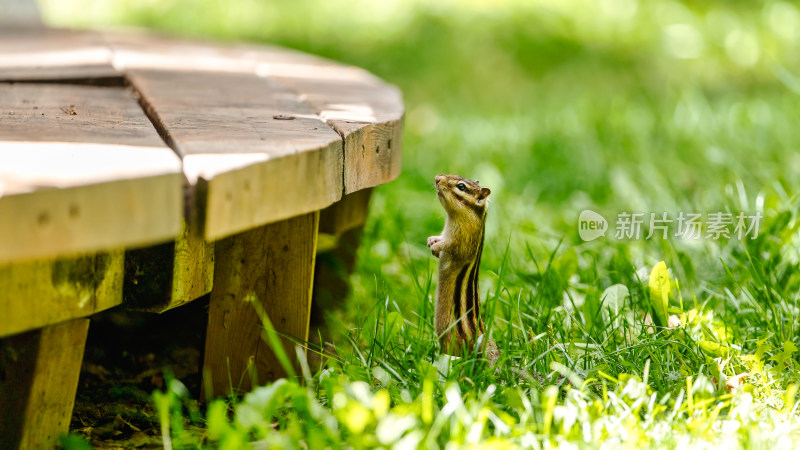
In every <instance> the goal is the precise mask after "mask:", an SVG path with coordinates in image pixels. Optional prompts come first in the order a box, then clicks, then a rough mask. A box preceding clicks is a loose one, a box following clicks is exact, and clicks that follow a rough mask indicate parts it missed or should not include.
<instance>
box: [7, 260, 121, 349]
mask: <svg viewBox="0 0 800 450" xmlns="http://www.w3.org/2000/svg"><path fill="white" fill-rule="evenodd" d="M123 262H124V257H123V252H122V251H121V250H116V251H112V252H109V253H102V254H97V255H86V256H80V257H75V258H64V259H58V260H54V261H35V262H28V263H20V264H10V265H0V317H2V320H0V337H2V336H8V335H12V334H15V333H19V332H23V331H27V330H32V329H35V328H41V327H43V326H46V325H51V324H55V323H59V322H63V321H65V320H69V319H74V318H78V317H85V316H88V315H91V314H94V313H96V312H98V311H102V310H105V309H108V308H111V307H112V306H116V305H119V304H120V303H121V302H122V272H123Z"/></svg>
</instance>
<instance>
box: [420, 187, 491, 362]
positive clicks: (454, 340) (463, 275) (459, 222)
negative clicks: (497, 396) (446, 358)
mask: <svg viewBox="0 0 800 450" xmlns="http://www.w3.org/2000/svg"><path fill="white" fill-rule="evenodd" d="M435 183H436V192H437V196H438V197H439V202H441V204H442V206H443V207H444V210H445V212H447V219H446V220H445V224H444V231H442V234H441V236H431V237H429V238H428V247H429V248H430V249H431V253H433V255H434V256H436V257H437V258H439V284H438V286H437V287H436V308H435V312H434V323H435V329H436V334H437V335H438V336H439V342H440V344H441V345H442V349H443V351H444V352H445V353H448V354H450V355H454V356H458V355H460V354H461V352H462V351H463V352H465V353H469V352H470V351H471V349H472V346H473V345H475V343H477V342H479V343H480V345H481V351H482V352H483V354H484V355H485V356H486V357H487V358H488V359H489V360H490V361H491V362H492V363H494V362H496V361H497V357H498V355H499V352H498V350H497V346H496V345H495V343H494V342H492V341H489V340H488V339H483V340H482V341H478V339H480V338H481V337H482V336H483V335H484V333H485V328H484V325H483V321H482V320H481V317H480V300H479V298H478V295H479V292H478V269H479V268H480V265H481V254H482V253H483V237H484V227H485V224H486V210H487V208H488V206H489V204H488V198H487V197H489V194H490V193H491V192H492V191H491V190H489V188H486V187H481V186H480V185H479V184H478V183H477V182H476V181H471V180H468V179H466V178H463V177H460V176H458V175H437V176H436V179H435ZM454 324H455V325H454Z"/></svg>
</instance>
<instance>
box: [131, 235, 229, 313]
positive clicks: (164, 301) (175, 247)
mask: <svg viewBox="0 0 800 450" xmlns="http://www.w3.org/2000/svg"><path fill="white" fill-rule="evenodd" d="M213 282H214V243H213V242H207V241H205V240H203V238H202V237H200V236H198V235H197V234H195V233H191V232H190V230H189V228H188V227H187V226H186V225H184V228H183V233H181V235H180V236H178V237H177V239H175V241H171V242H167V243H165V244H160V245H156V246H152V247H147V248H142V249H134V250H128V251H126V252H125V284H124V288H123V296H124V298H125V304H126V305H127V306H128V307H129V308H132V309H138V310H143V311H151V312H158V313H161V312H164V311H167V310H169V309H172V308H175V307H177V306H181V305H183V304H186V303H188V302H190V301H192V300H195V299H197V298H199V297H202V296H203V295H205V294H208V293H209V292H211V287H212V285H213Z"/></svg>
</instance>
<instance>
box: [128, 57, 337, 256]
mask: <svg viewBox="0 0 800 450" xmlns="http://www.w3.org/2000/svg"><path fill="white" fill-rule="evenodd" d="M128 76H129V77H130V79H131V81H132V83H133V85H134V86H135V88H136V89H137V91H138V92H140V93H141V95H142V97H143V99H144V101H145V103H146V105H147V109H148V111H149V113H150V115H151V118H153V121H154V122H155V123H157V124H159V126H160V127H162V129H163V130H164V134H165V135H166V136H167V141H168V142H169V143H170V145H171V146H172V147H173V148H174V149H176V150H177V151H178V153H179V154H180V155H181V156H182V157H183V163H184V173H185V175H186V177H187V179H188V180H189V182H190V183H197V184H198V185H199V187H198V189H197V192H196V195H195V196H194V199H195V202H196V203H195V204H194V205H193V206H194V207H195V209H198V210H200V211H202V217H200V222H201V223H199V224H197V225H198V226H199V227H202V228H203V236H204V237H205V238H206V240H209V241H210V240H216V239H219V238H222V237H225V236H229V235H232V234H234V233H238V232H241V231H244V230H248V229H251V228H253V227H257V226H261V225H263V224H265V223H271V222H276V221H279V220H283V219H286V218H289V217H293V216H296V215H298V214H305V213H308V212H311V211H316V210H319V209H322V208H324V207H326V206H328V205H330V204H332V203H333V202H334V201H336V200H338V199H339V198H340V197H341V193H342V141H341V138H340V137H339V136H338V135H337V134H336V133H335V132H333V131H332V130H331V129H330V128H329V127H327V126H326V125H325V123H324V122H322V121H321V120H320V119H319V117H318V116H316V115H315V114H314V113H313V111H311V110H310V109H309V108H308V107H307V106H306V105H305V104H304V103H302V102H301V101H300V100H299V99H298V98H297V96H296V95H295V94H293V93H291V92H289V91H287V90H286V89H284V88H281V87H280V86H278V85H277V84H275V83H274V82H271V81H269V80H265V79H262V78H259V77H257V76H255V75H248V74H237V73H207V72H197V73H192V74H191V76H187V75H185V74H181V73H177V72H161V71H154V70H134V69H130V68H128Z"/></svg>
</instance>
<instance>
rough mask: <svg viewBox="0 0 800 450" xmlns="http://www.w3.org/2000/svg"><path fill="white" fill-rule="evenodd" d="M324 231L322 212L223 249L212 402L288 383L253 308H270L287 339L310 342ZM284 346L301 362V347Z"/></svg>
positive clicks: (212, 342)
mask: <svg viewBox="0 0 800 450" xmlns="http://www.w3.org/2000/svg"><path fill="white" fill-rule="evenodd" d="M318 224H319V213H311V214H305V215H302V216H299V217H295V218H292V219H289V220H284V221H281V222H278V223H275V224H271V225H266V226H263V227H260V228H257V229H254V230H251V231H247V232H244V233H241V234H237V235H235V236H232V237H229V238H225V239H222V240H220V241H219V242H217V244H216V269H215V273H214V288H213V289H212V291H211V301H210V305H209V316H208V331H207V338H206V352H205V362H204V371H203V373H204V377H205V379H206V380H205V382H204V386H206V389H207V390H208V389H209V388H210V389H211V392H208V391H207V392H206V397H209V396H210V395H212V394H213V395H226V394H228V393H230V387H231V386H232V387H233V389H234V393H237V392H239V391H240V390H243V391H246V390H249V389H250V388H251V386H254V384H253V383H254V382H257V383H263V382H266V381H269V380H275V379H276V378H279V377H281V376H285V372H284V370H283V369H282V367H281V366H280V364H279V363H278V361H277V359H276V358H275V356H274V354H273V352H272V350H271V349H270V348H269V346H268V345H267V343H266V342H265V337H264V336H263V333H264V329H263V327H262V326H261V320H260V319H259V316H258V314H257V312H256V308H255V307H254V306H253V305H252V303H253V302H257V303H258V304H259V305H261V307H263V309H264V311H265V312H266V314H267V316H268V317H269V319H270V321H271V322H272V324H273V326H274V327H275V329H276V330H278V331H279V332H280V333H285V334H287V335H290V336H293V337H294V338H295V339H298V340H301V341H306V340H307V339H308V323H309V311H310V306H311V305H310V303H311V287H312V282H313V278H314V259H315V253H316V252H315V250H316V236H317V227H318ZM284 342H285V344H286V345H285V347H286V349H287V353H288V355H289V357H290V359H293V355H294V354H295V353H294V350H293V349H294V345H293V344H290V343H289V342H288V341H284Z"/></svg>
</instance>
